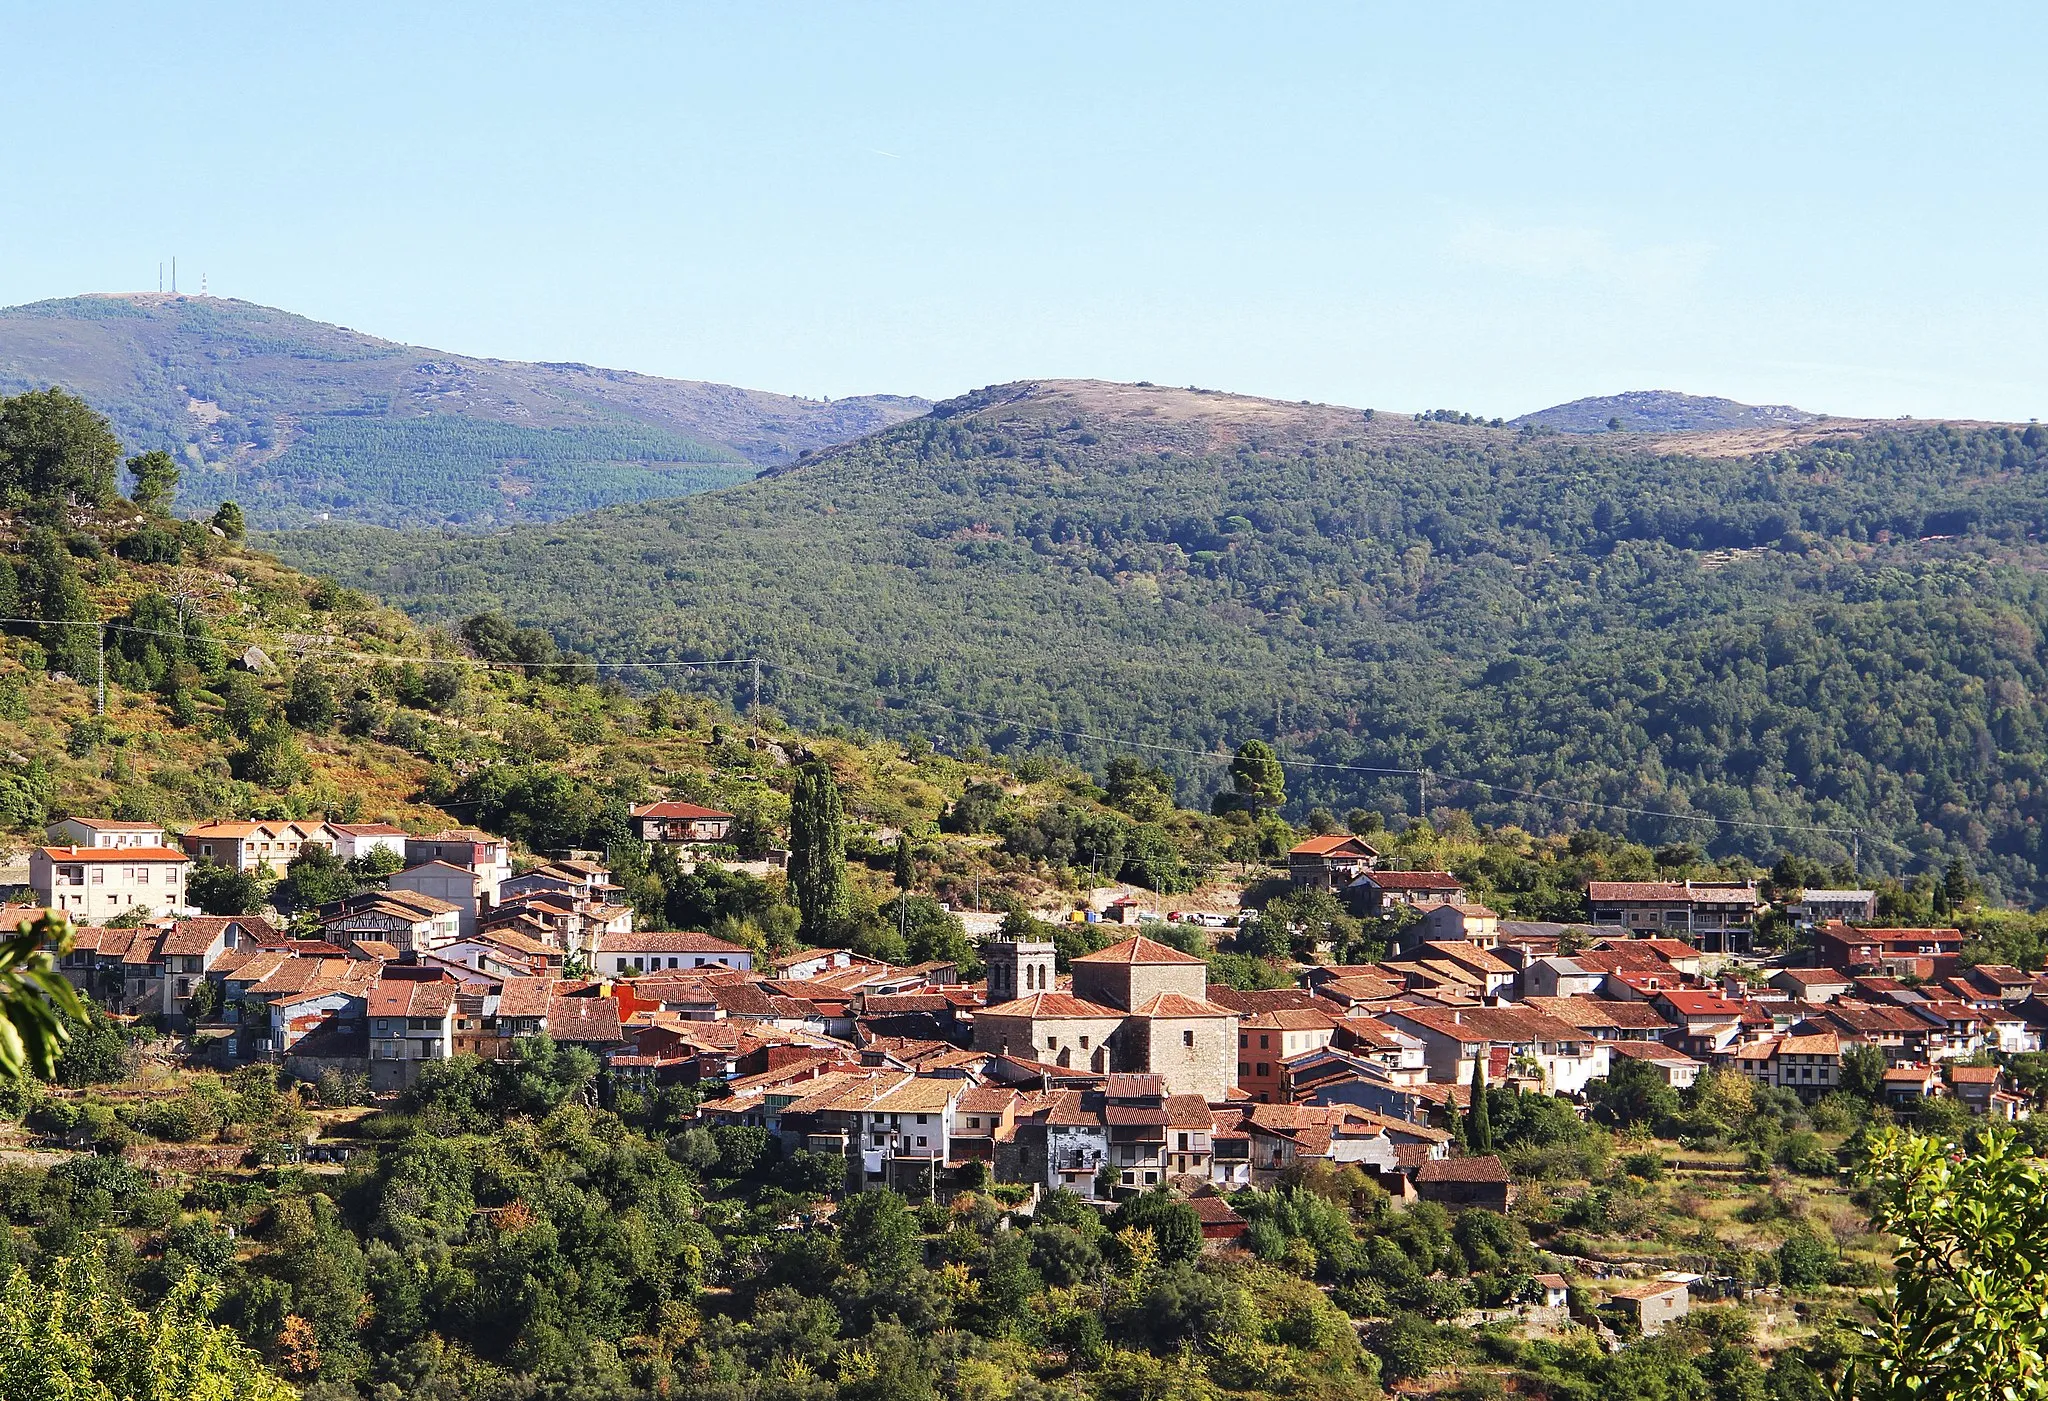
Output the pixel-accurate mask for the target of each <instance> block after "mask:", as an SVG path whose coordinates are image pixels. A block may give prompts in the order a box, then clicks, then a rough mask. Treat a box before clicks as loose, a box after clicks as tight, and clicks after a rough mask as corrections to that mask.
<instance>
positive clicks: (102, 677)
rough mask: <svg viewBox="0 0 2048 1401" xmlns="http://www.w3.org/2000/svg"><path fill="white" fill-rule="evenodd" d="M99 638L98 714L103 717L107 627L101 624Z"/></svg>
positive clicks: (105, 688) (105, 699)
mask: <svg viewBox="0 0 2048 1401" xmlns="http://www.w3.org/2000/svg"><path fill="white" fill-rule="evenodd" d="M99 638H100V708H99V713H100V714H101V715H105V714H106V713H107V625H106V624H105V623H101V624H100V629H99Z"/></svg>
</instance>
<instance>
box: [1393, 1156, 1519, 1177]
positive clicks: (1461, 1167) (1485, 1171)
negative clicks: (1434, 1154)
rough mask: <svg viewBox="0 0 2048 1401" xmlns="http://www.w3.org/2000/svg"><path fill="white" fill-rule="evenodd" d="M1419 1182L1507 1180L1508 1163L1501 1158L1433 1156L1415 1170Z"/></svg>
mask: <svg viewBox="0 0 2048 1401" xmlns="http://www.w3.org/2000/svg"><path fill="white" fill-rule="evenodd" d="M1415 1180H1416V1181H1417V1182H1506V1181H1507V1180H1508V1169H1507V1164H1505V1163H1503V1162H1502V1161H1501V1160H1500V1159H1499V1158H1496V1157H1492V1156H1490V1155H1489V1156H1482V1157H1477V1158H1431V1159H1430V1160H1429V1161H1427V1162H1425V1163H1424V1164H1423V1165H1422V1166H1421V1167H1419V1168H1417V1169H1416V1170H1415Z"/></svg>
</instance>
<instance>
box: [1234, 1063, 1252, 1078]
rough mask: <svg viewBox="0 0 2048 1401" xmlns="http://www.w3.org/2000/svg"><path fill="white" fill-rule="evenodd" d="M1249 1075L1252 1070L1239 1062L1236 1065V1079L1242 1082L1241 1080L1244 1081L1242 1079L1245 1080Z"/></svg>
mask: <svg viewBox="0 0 2048 1401" xmlns="http://www.w3.org/2000/svg"><path fill="white" fill-rule="evenodd" d="M1251 1073H1252V1068H1251V1067H1250V1066H1248V1065H1246V1064H1245V1063H1244V1062H1243V1061H1239V1062H1238V1063H1237V1078H1238V1079H1240V1080H1242V1079H1244V1078H1245V1077H1246V1076H1248V1075H1250V1074H1251Z"/></svg>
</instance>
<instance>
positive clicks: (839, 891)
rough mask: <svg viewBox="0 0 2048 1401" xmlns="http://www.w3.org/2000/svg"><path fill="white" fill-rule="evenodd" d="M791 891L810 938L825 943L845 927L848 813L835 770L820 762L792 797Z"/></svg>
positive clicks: (807, 768)
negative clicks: (843, 803) (833, 775)
mask: <svg viewBox="0 0 2048 1401" xmlns="http://www.w3.org/2000/svg"><path fill="white" fill-rule="evenodd" d="M789 886H790V889H791V891H792V892H794V893H795V895H796V907H797V911H798V913H799V914H801V915H802V916H803V926H802V933H803V937H804V938H805V939H807V940H809V941H810V942H812V943H814V944H815V943H821V942H823V941H824V940H826V939H828V938H830V937H831V936H832V935H833V934H834V933H835V932H836V931H837V930H838V928H839V926H840V925H841V924H842V923H844V921H845V919H846V911H847V893H846V814H845V811H844V809H843V808H842V807H841V806H840V802H839V785H838V784H837V783H836V782H834V781H833V778H832V771H831V770H830V769H828V768H826V767H825V765H823V764H820V763H810V764H805V765H804V766H803V768H801V769H799V770H798V771H797V776H796V789H795V791H794V792H792V793H791V794H790V798H789Z"/></svg>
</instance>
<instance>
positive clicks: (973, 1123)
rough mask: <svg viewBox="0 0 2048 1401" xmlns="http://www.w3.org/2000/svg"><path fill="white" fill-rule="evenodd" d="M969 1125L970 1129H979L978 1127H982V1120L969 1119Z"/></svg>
mask: <svg viewBox="0 0 2048 1401" xmlns="http://www.w3.org/2000/svg"><path fill="white" fill-rule="evenodd" d="M967 1127H968V1128H970V1129H978V1128H980V1127H981V1120H980V1119H969V1120H968V1121H967Z"/></svg>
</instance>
